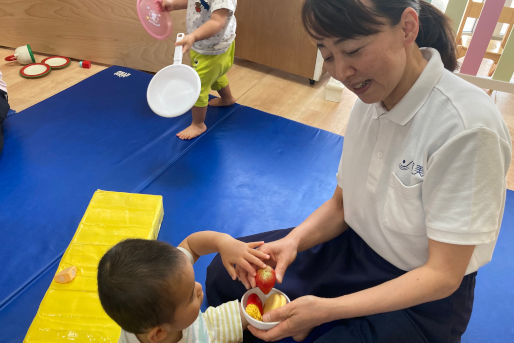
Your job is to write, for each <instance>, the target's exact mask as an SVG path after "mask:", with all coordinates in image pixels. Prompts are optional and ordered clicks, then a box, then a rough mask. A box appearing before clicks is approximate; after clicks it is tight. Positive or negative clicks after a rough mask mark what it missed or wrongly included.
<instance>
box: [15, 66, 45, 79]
mask: <svg viewBox="0 0 514 343" xmlns="http://www.w3.org/2000/svg"><path fill="white" fill-rule="evenodd" d="M51 70H52V68H51V67H50V66H49V65H48V64H45V63H32V64H29V65H26V66H25V67H23V68H21V70H20V75H21V76H23V77H24V78H27V79H35V78H38V77H43V76H45V75H46V74H48V73H49V72H50V71H51Z"/></svg>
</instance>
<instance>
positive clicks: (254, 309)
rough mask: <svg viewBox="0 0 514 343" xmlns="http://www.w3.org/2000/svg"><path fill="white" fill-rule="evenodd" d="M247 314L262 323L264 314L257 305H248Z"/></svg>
mask: <svg viewBox="0 0 514 343" xmlns="http://www.w3.org/2000/svg"><path fill="white" fill-rule="evenodd" d="M246 313H248V315H249V316H250V317H252V318H254V319H257V320H260V321H262V314H261V311H260V310H259V307H258V306H257V305H255V304H248V305H246Z"/></svg>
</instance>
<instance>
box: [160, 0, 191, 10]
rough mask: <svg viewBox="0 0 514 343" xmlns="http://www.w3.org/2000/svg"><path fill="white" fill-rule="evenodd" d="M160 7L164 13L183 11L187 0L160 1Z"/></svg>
mask: <svg viewBox="0 0 514 343" xmlns="http://www.w3.org/2000/svg"><path fill="white" fill-rule="evenodd" d="M161 7H162V9H163V10H165V11H176V10H185V9H186V8H187V0H162V2H161Z"/></svg>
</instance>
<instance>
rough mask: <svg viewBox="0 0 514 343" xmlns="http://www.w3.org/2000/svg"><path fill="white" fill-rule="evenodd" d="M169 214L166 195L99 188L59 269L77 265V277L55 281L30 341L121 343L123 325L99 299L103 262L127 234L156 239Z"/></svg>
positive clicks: (34, 322)
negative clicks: (99, 269)
mask: <svg viewBox="0 0 514 343" xmlns="http://www.w3.org/2000/svg"><path fill="white" fill-rule="evenodd" d="M163 214H164V212H163V207H162V197H161V196H158V195H145V194H131V193H118V192H108V191H102V190H97V191H96V192H95V194H93V198H92V199H91V202H90V203H89V206H88V207H87V210H86V213H85V214H84V217H82V220H81V221H80V224H79V227H78V228H77V231H76V232H75V235H74V236H73V239H72V240H71V242H70V245H69V246H68V248H67V249H66V251H65V252H64V255H63V257H62V259H61V262H60V263H59V267H58V268H57V272H59V271H61V270H63V269H65V268H67V267H70V266H76V267H77V276H76V278H75V279H74V280H73V281H71V282H70V283H67V284H59V283H56V282H55V281H52V283H51V284H50V287H49V288H48V290H47V291H46V294H45V296H44V298H43V300H42V301H41V304H40V305H39V309H38V311H37V313H36V316H35V318H34V320H33V321H32V324H31V325H30V328H29V330H28V332H27V335H26V336H25V340H24V342H26V343H28V342H31V343H36V342H37V343H40V342H41V343H42V342H45V343H48V342H88V343H93V342H102V343H106V342H117V341H118V338H119V335H120V328H119V326H118V325H117V324H116V323H115V322H114V321H112V320H111V319H110V318H109V317H108V316H107V314H106V313H105V312H104V311H103V309H102V306H101V304H100V300H99V298H98V293H97V288H96V273H97V265H98V262H99V261H100V258H101V257H102V256H103V254H104V253H105V252H106V251H107V250H108V249H109V248H110V247H112V246H113V245H114V244H116V243H118V242H119V241H121V240H123V239H126V238H145V239H156V238H157V234H158V233H159V229H160V227H161V222H162V217H163Z"/></svg>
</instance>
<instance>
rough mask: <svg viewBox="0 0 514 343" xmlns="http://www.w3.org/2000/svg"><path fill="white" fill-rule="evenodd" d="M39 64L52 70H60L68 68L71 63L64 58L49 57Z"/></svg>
mask: <svg viewBox="0 0 514 343" xmlns="http://www.w3.org/2000/svg"><path fill="white" fill-rule="evenodd" d="M41 63H45V64H48V65H49V66H50V67H52V69H62V68H66V67H67V66H69V65H70V63H71V61H70V59H69V58H68V57H64V56H50V57H47V58H45V59H44V60H42V61H41Z"/></svg>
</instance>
